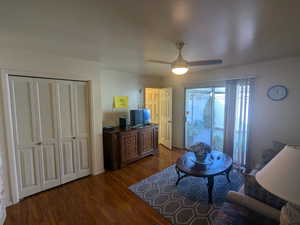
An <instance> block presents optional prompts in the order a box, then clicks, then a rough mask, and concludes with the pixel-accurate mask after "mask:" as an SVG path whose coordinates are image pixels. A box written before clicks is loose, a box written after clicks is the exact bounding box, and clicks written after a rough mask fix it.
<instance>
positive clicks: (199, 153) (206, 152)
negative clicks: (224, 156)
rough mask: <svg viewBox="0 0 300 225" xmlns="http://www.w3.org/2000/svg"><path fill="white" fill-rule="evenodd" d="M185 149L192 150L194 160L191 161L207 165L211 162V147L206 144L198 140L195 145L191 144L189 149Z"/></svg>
mask: <svg viewBox="0 0 300 225" xmlns="http://www.w3.org/2000/svg"><path fill="white" fill-rule="evenodd" d="M187 151H189V152H194V154H195V160H193V161H194V162H196V163H197V164H200V165H209V164H211V163H212V156H211V154H210V153H211V147H210V146H209V145H208V144H205V143H203V142H200V143H197V144H195V145H192V146H191V147H190V148H189V149H187Z"/></svg>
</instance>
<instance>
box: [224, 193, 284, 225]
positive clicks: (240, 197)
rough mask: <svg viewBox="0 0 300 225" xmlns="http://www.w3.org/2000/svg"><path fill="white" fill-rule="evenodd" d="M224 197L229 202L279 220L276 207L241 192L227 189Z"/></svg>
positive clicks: (278, 212)
mask: <svg viewBox="0 0 300 225" xmlns="http://www.w3.org/2000/svg"><path fill="white" fill-rule="evenodd" d="M226 198H227V200H228V201H229V202H232V203H235V204H238V205H241V206H244V207H246V208H248V209H250V210H252V211H255V212H257V213H259V214H262V215H264V216H266V217H269V218H272V219H274V220H276V221H278V222H280V211H279V210H278V209H275V208H273V207H271V206H269V205H267V204H264V203H263V202H260V201H258V200H256V199H254V198H251V197H249V196H247V195H245V194H243V193H240V192H235V191H229V192H228V194H227V196H226Z"/></svg>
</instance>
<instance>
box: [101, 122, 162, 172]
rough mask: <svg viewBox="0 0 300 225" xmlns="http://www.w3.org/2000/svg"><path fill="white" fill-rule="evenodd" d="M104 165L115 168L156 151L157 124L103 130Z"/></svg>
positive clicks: (106, 167)
mask: <svg viewBox="0 0 300 225" xmlns="http://www.w3.org/2000/svg"><path fill="white" fill-rule="evenodd" d="M103 150H104V166H105V169H108V170H116V169H120V168H123V167H125V166H127V165H128V164H129V163H132V162H134V161H137V160H139V159H141V158H144V157H145V156H148V155H154V154H157V153H158V126H157V125H148V126H144V127H141V128H130V129H120V128H115V129H114V130H112V131H107V130H104V131H103Z"/></svg>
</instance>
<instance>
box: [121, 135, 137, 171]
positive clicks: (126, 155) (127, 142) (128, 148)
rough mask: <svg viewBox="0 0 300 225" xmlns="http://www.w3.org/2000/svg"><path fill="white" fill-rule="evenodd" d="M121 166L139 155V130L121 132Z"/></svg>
mask: <svg viewBox="0 0 300 225" xmlns="http://www.w3.org/2000/svg"><path fill="white" fill-rule="evenodd" d="M120 148H121V166H125V165H126V163H129V162H131V161H134V160H136V159H137V158H138V157H139V151H138V132H137V131H130V132H124V133H121V134H120Z"/></svg>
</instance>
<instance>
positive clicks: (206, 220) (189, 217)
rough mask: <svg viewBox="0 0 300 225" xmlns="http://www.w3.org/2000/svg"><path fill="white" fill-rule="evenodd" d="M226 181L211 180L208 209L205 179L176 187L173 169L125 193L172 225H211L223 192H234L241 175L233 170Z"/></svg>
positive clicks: (189, 180)
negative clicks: (211, 198) (211, 186)
mask: <svg viewBox="0 0 300 225" xmlns="http://www.w3.org/2000/svg"><path fill="white" fill-rule="evenodd" d="M230 179H231V183H228V181H227V179H226V176H223V175H220V176H216V177H215V184H214V190H213V202H214V204H212V205H210V204H208V193H207V186H206V183H207V179H203V178H197V177H186V178H183V179H182V180H181V181H180V182H179V184H178V186H177V187H176V185H175V182H176V180H177V173H176V171H175V166H174V165H173V166H170V167H168V168H167V169H165V170H163V171H161V172H159V173H157V174H154V175H153V176H151V177H148V178H146V179H145V180H142V181H141V182H139V183H137V184H134V185H132V186H130V187H129V189H130V190H131V191H133V192H134V193H135V194H136V195H137V196H139V197H140V198H141V199H142V200H144V201H145V202H147V203H148V204H149V205H151V206H152V207H153V208H154V209H155V210H157V211H158V212H159V213H160V214H161V215H162V216H164V217H165V218H166V219H168V220H169V221H170V222H171V223H172V224H174V225H199V224H201V225H205V224H211V222H210V221H211V220H212V218H213V216H214V214H215V213H216V212H217V209H218V208H220V207H221V206H222V203H223V202H224V201H225V196H226V194H227V192H228V191H229V190H235V191H237V190H239V188H240V187H241V186H242V184H243V176H242V174H240V173H239V172H238V171H237V170H235V169H233V170H232V171H231V172H230Z"/></svg>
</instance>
